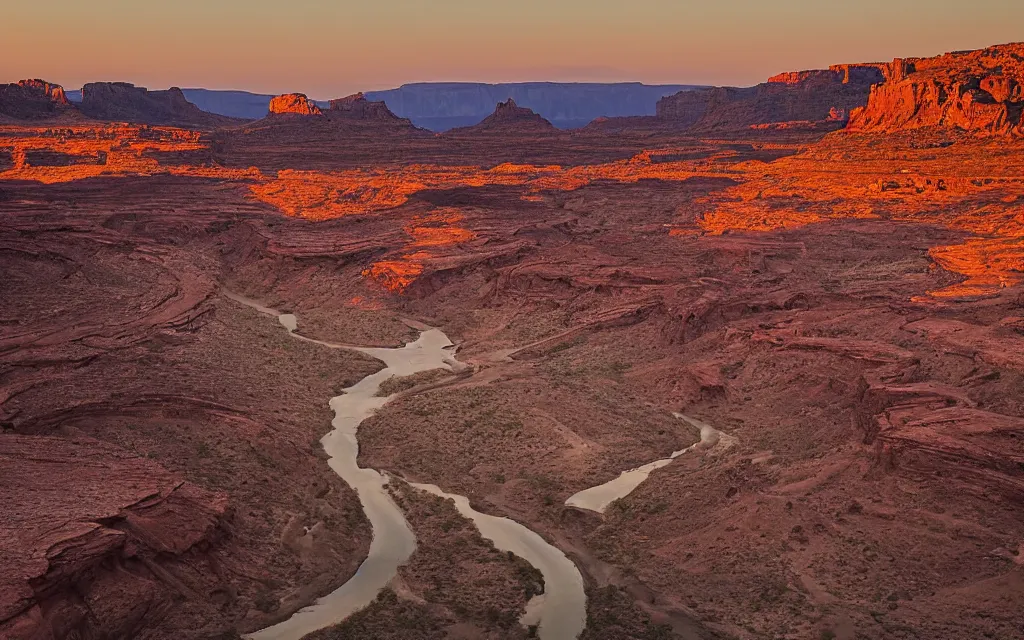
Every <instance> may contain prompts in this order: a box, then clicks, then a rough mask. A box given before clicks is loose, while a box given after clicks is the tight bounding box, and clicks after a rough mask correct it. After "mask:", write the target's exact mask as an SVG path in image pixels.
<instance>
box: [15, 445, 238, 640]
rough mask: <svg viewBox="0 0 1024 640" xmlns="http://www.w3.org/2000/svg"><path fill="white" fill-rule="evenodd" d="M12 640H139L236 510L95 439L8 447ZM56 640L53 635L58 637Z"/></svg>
mask: <svg viewBox="0 0 1024 640" xmlns="http://www.w3.org/2000/svg"><path fill="white" fill-rule="evenodd" d="M0 473H2V475H3V478H4V481H3V483H2V485H0V496H2V497H0V500H2V502H3V504H4V505H5V506H4V509H3V513H2V515H0V532H3V535H0V559H2V560H0V637H4V638H11V639H21V638H42V637H86V638H91V637H131V636H133V635H135V633H136V632H137V631H138V630H139V629H140V627H141V625H142V621H143V619H144V618H145V617H146V616H147V615H159V612H160V611H161V609H163V608H165V607H166V605H167V604H168V603H169V602H170V601H172V600H173V599H174V598H176V597H179V593H176V590H180V589H181V588H184V587H183V585H181V584H180V583H179V584H177V585H176V584H175V581H174V579H173V578H169V576H170V575H171V574H170V573H168V572H166V570H164V569H162V568H161V564H163V563H164V562H166V561H168V560H170V559H173V558H176V557H178V556H181V555H183V554H186V553H188V552H189V551H190V550H191V549H193V548H194V547H196V546H197V545H202V544H204V543H208V542H212V541H213V540H214V539H215V538H216V536H217V532H218V531H219V529H220V526H221V520H222V518H223V517H224V516H225V515H226V510H227V498H226V497H225V496H224V495H222V494H217V493H211V492H209V491H206V490H204V489H201V488H199V487H197V486H195V485H192V484H189V483H188V482H183V481H182V480H181V479H180V478H177V477H176V476H174V475H173V474H171V473H169V472H168V471H166V470H165V469H164V468H163V467H161V466H160V465H158V464H156V463H154V462H152V461H151V460H147V459H145V458H141V457H138V456H137V455H135V454H132V453H129V452H127V451H125V450H123V449H119V448H118V447H116V446H113V445H110V444H106V443H102V442H99V441H97V440H93V439H91V438H87V437H84V436H72V437H49V436H27V435H17V434H10V433H8V434H3V435H0ZM51 634H52V635H51Z"/></svg>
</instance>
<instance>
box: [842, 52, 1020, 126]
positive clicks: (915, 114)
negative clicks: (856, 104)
mask: <svg viewBox="0 0 1024 640" xmlns="http://www.w3.org/2000/svg"><path fill="white" fill-rule="evenodd" d="M884 72H885V78H886V81H885V82H884V83H882V84H879V85H877V86H875V87H873V88H872V89H871V94H870V97H869V99H868V103H867V105H866V106H865V107H864V108H863V109H858V110H857V111H856V112H855V113H853V114H851V119H850V125H849V130H851V131H874V132H886V133H892V132H896V131H902V130H908V129H920V128H924V127H940V128H945V129H959V130H963V131H969V132H973V133H977V134H981V135H1024V43H1016V44H1007V45H998V46H994V47H989V48H987V49H981V50H977V51H958V52H954V53H947V54H945V55H942V56H937V57H934V58H906V59H902V58H897V59H896V60H893V62H891V63H890V64H888V65H887V66H886V67H885V68H884Z"/></svg>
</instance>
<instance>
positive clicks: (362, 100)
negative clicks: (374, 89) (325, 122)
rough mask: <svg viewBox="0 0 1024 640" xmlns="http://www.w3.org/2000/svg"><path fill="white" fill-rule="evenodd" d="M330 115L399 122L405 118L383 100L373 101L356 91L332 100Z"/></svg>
mask: <svg viewBox="0 0 1024 640" xmlns="http://www.w3.org/2000/svg"><path fill="white" fill-rule="evenodd" d="M330 105H331V108H330V111H329V115H332V116H343V117H349V118H355V119H358V120H380V121H383V122H397V121H404V122H408V120H404V119H403V118H399V117H398V116H396V115H395V114H394V113H392V112H391V110H390V109H388V106H387V105H386V104H384V102H383V101H376V102H372V101H370V100H367V99H366V96H365V95H363V94H362V93H356V94H354V95H351V96H348V97H346V98H338V99H337V100H331V102H330Z"/></svg>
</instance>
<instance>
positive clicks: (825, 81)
mask: <svg viewBox="0 0 1024 640" xmlns="http://www.w3.org/2000/svg"><path fill="white" fill-rule="evenodd" d="M882 66H883V65H875V64H863V65H836V66H833V67H830V68H829V69H822V70H814V71H795V72H788V73H782V74H779V75H777V76H773V77H772V78H769V79H768V81H767V82H765V83H762V84H759V85H757V86H755V87H745V88H737V87H711V88H707V89H695V90H693V91H683V92H680V93H677V94H675V95H673V96H669V97H666V98H662V99H661V100H660V101H659V102H658V118H659V119H660V120H661V121H663V122H665V123H668V124H672V125H673V126H675V127H677V128H685V129H690V128H692V129H695V130H702V131H709V130H730V129H733V130H734V129H744V128H748V127H751V126H759V125H770V124H775V123H789V122H805V123H835V125H834V126H836V127H838V126H840V125H841V124H842V123H843V122H845V120H846V117H847V114H849V113H850V112H851V111H852V110H853V109H854V108H857V107H862V106H864V105H865V104H867V100H868V95H869V93H870V89H871V86H872V85H873V84H875V83H877V82H882V81H883V79H884V78H883V73H882Z"/></svg>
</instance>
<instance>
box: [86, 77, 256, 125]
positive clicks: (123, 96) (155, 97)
mask: <svg viewBox="0 0 1024 640" xmlns="http://www.w3.org/2000/svg"><path fill="white" fill-rule="evenodd" d="M79 109H81V111H82V113H84V114H85V115H86V116H88V117H90V118H93V119H96V120H105V121H108V122H131V123H139V124H154V125H172V126H186V127H188V126H192V127H210V128H213V127H220V126H228V125H231V124H237V123H238V120H235V119H234V118H228V117H226V116H220V115H216V114H213V113H207V112H205V111H203V110H202V109H200V108H199V107H197V106H196V105H194V104H192V103H191V102H189V101H188V100H186V99H185V95H184V94H183V93H182V92H181V89H179V88H177V87H172V88H170V89H167V90H165V91H150V90H148V89H146V88H145V87H136V86H135V85H133V84H131V83H128V82H91V83H89V84H87V85H85V86H84V87H82V102H81V104H80V105H79Z"/></svg>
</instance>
